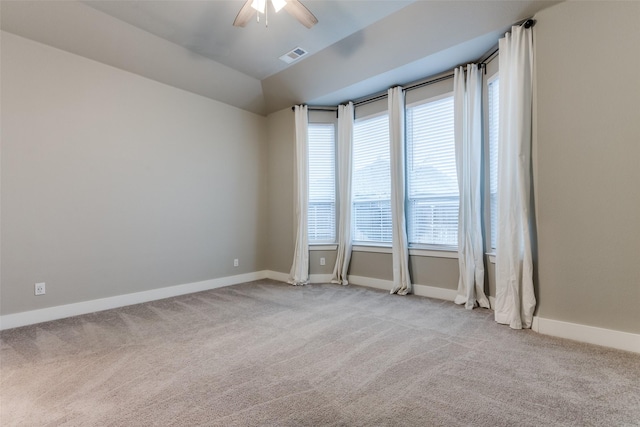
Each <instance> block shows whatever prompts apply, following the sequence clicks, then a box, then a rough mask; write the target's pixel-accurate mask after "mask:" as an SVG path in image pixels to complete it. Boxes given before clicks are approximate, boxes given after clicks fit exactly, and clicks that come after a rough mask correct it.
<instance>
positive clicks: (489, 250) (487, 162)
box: [483, 57, 500, 261]
mask: <svg viewBox="0 0 640 427" xmlns="http://www.w3.org/2000/svg"><path fill="white" fill-rule="evenodd" d="M496 58H497V57H496ZM499 79H500V71H499V70H496V71H495V72H493V73H492V74H491V75H489V76H488V77H486V78H485V82H484V88H483V89H485V90H484V95H483V110H484V114H483V126H484V132H483V138H484V141H486V143H485V144H484V150H483V152H484V159H483V166H484V170H485V173H484V180H485V182H484V185H483V190H484V198H483V199H484V205H485V209H484V210H483V212H484V221H483V222H484V227H485V239H484V240H485V248H484V249H485V253H486V254H487V255H490V257H491V256H494V257H495V253H496V248H494V247H493V245H492V241H491V240H492V235H493V232H494V231H495V230H493V227H492V223H491V146H490V142H491V139H490V135H489V131H490V125H489V111H490V110H489V107H490V106H489V85H490V84H491V83H493V82H494V81H495V80H499ZM498 93H499V92H498ZM499 102H500V101H499V99H498V103H499ZM498 114H499V113H498ZM499 118H500V116H499V115H498V120H499ZM499 129H500V122H499V121H498V132H499ZM496 245H497V242H496ZM490 261H491V260H490Z"/></svg>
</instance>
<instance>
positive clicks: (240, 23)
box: [233, 0, 318, 28]
mask: <svg viewBox="0 0 640 427" xmlns="http://www.w3.org/2000/svg"><path fill="white" fill-rule="evenodd" d="M267 1H268V0H247V1H246V2H245V3H244V5H243V6H242V9H240V12H238V16H236V19H235V21H233V25H234V26H235V27H244V26H245V25H247V23H249V20H250V19H251V18H252V17H253V14H254V13H256V12H257V13H258V21H259V20H260V14H261V13H262V14H264V15H265V16H267V15H268V13H269V12H268V11H269V7H268V5H267ZM271 4H272V5H273V8H274V9H275V11H276V13H277V12H279V11H280V10H281V9H282V8H284V10H286V11H287V12H289V14H290V15H292V16H293V17H294V18H296V19H297V20H298V21H299V22H300V23H301V24H302V25H304V26H305V27H307V28H311V27H313V26H314V25H316V24H317V23H318V19H317V18H316V17H315V16H313V13H311V12H310V11H309V9H307V8H306V7H305V6H304V5H303V4H302V3H300V2H299V1H298V0H271ZM265 22H266V21H265Z"/></svg>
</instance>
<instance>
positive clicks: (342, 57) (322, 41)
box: [0, 0, 558, 114]
mask: <svg viewBox="0 0 640 427" xmlns="http://www.w3.org/2000/svg"><path fill="white" fill-rule="evenodd" d="M243 1H244V0H198V1H191V0H163V1H155V0H142V1H113V0H107V1H95V0H91V1H84V2H76V1H56V0H41V1H27V0H24V1H6V0H2V2H1V3H0V14H1V21H0V26H1V28H2V30H4V31H9V32H12V33H15V34H17V35H20V36H23V37H26V38H30V39H32V40H35V41H38V42H41V43H45V44H49V45H51V46H54V47H57V48H59V49H63V50H66V51H69V52H72V53H75V54H78V55H82V56H85V57H87V58H90V59H93V60H96V61H100V62H103V63H105V64H108V65H111V66H114V67H118V68H121V69H124V70H127V71H130V72H133V73H137V74H140V75H143V76H145V77H148V78H151V79H154V80H157V81H160V82H163V83H165V84H169V85H172V86H175V87H178V88H181V89H185V90H188V91H191V92H194V93H198V94H201V95H203V96H207V97H209V98H212V99H216V100H219V101H221V102H225V103H227V104H230V105H234V106H236V107H239V108H243V109H246V110H249V111H253V112H255V113H258V114H268V113H270V112H273V111H277V110H279V109H282V108H285V107H288V106H291V105H293V104H295V103H309V104H326V105H334V104H337V103H339V102H343V101H346V100H349V99H355V98H359V97H362V96H365V95H367V94H369V93H373V92H377V91H380V90H384V89H386V88H387V87H389V86H392V85H394V84H403V83H407V82H410V81H414V80H416V79H419V78H422V77H426V76H429V75H433V74H436V73H439V72H442V71H446V70H448V69H451V68H453V67H454V66H456V65H459V64H464V63H466V62H468V61H473V60H475V59H478V58H479V57H480V56H481V55H482V54H483V53H484V52H485V51H487V50H488V49H490V48H491V47H492V46H493V45H495V44H496V43H497V39H498V37H499V36H500V35H501V34H502V33H503V32H504V31H506V30H507V29H508V28H509V26H510V25H511V24H512V23H514V22H516V21H519V20H521V19H524V18H527V17H530V16H532V15H534V14H535V13H536V12H537V11H539V10H540V9H542V8H544V7H547V6H549V5H551V4H554V3H557V2H558V0H551V1H540V0H495V1H486V0H466V1H463V0H458V1H456V0H453V1H449V0H441V1H435V0H417V1H415V0H406V1H405V0H402V1H401V0H392V1H383V0H347V1H345V0H303V3H304V4H305V5H306V6H307V8H308V9H309V10H310V11H311V12H313V13H314V15H315V16H316V17H317V18H318V21H319V22H318V24H317V25H315V26H314V27H313V28H312V29H307V28H306V27H304V26H302V25H301V24H299V23H298V22H297V21H296V20H295V19H294V18H293V17H292V16H290V15H288V14H287V13H286V12H285V11H281V12H280V13H278V14H273V13H272V14H270V16H269V26H268V28H266V27H265V26H264V21H261V22H260V23H256V22H251V23H249V24H248V25H247V26H246V27H245V28H237V27H233V26H232V23H233V20H234V18H235V16H236V14H237V12H238V10H239V9H240V8H241V7H242V4H243ZM297 46H300V47H302V48H304V49H306V50H307V51H309V55H307V56H305V57H304V58H303V59H301V60H300V61H298V62H295V63H293V64H291V65H287V64H285V63H284V62H282V61H280V60H279V59H278V57H279V56H281V55H283V54H285V53H286V52H288V51H289V50H291V49H292V48H294V47H297Z"/></svg>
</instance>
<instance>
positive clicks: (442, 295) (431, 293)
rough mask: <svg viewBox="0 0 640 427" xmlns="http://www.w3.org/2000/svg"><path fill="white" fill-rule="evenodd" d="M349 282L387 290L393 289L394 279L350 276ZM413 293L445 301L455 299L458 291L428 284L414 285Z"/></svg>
mask: <svg viewBox="0 0 640 427" xmlns="http://www.w3.org/2000/svg"><path fill="white" fill-rule="evenodd" d="M348 280H349V283H353V284H354V285H360V286H367V287H369V288H376V289H383V290H385V291H391V289H392V288H393V281H391V280H383V279H374V278H371V277H362V276H349V278H348ZM412 287H413V294H414V295H418V296H421V297H427V298H436V299H442V300H445V301H453V300H454V299H455V298H456V294H457V291H455V290H453V289H447V288H438V287H436V286H427V285H417V284H415V285H412Z"/></svg>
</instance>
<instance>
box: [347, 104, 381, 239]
mask: <svg viewBox="0 0 640 427" xmlns="http://www.w3.org/2000/svg"><path fill="white" fill-rule="evenodd" d="M389 155H390V144H389V116H388V114H384V115H379V116H375V117H371V118H365V119H361V120H358V121H356V122H355V123H354V128H353V180H352V186H353V190H352V200H353V204H352V208H353V211H352V217H351V218H352V224H353V225H352V226H353V234H352V236H353V241H354V242H366V243H385V244H387V243H391V172H390V167H391V163H390V157H389Z"/></svg>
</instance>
